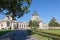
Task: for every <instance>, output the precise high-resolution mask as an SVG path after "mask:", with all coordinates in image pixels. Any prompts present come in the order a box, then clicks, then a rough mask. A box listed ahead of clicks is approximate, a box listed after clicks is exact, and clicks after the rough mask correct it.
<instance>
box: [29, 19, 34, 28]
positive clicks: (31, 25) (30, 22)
mask: <svg viewBox="0 0 60 40" xmlns="http://www.w3.org/2000/svg"><path fill="white" fill-rule="evenodd" d="M28 26H29V27H31V28H32V27H33V22H32V20H30V21H29V24H28Z"/></svg>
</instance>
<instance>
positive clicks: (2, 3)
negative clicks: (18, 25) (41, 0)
mask: <svg viewBox="0 0 60 40" xmlns="http://www.w3.org/2000/svg"><path fill="white" fill-rule="evenodd" d="M31 1H32V0H0V13H3V14H5V15H11V17H12V18H15V17H18V18H19V17H21V16H23V15H24V14H25V13H28V12H29V9H28V8H29V7H30V4H31ZM4 10H6V12H5V13H4V12H3V11H4Z"/></svg>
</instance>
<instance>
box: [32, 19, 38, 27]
mask: <svg viewBox="0 0 60 40" xmlns="http://www.w3.org/2000/svg"><path fill="white" fill-rule="evenodd" d="M33 27H34V28H38V27H39V23H38V21H35V20H33Z"/></svg>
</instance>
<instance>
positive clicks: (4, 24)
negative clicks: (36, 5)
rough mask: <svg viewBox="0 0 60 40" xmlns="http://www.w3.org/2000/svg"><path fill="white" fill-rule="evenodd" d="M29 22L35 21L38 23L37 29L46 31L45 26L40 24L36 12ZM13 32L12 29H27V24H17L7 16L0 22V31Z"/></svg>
mask: <svg viewBox="0 0 60 40" xmlns="http://www.w3.org/2000/svg"><path fill="white" fill-rule="evenodd" d="M31 20H32V21H33V20H36V21H38V22H39V29H46V28H47V25H46V24H44V23H42V20H41V19H40V18H39V15H38V14H37V12H36V11H34V13H33V14H32V17H31ZM9 29H11V30H14V29H29V27H28V22H17V21H15V20H13V18H12V17H11V16H9V15H7V16H6V17H5V19H4V20H0V30H9Z"/></svg>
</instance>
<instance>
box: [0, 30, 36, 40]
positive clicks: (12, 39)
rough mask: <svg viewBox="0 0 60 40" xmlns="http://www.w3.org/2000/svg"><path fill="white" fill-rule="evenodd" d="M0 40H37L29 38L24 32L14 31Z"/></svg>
mask: <svg viewBox="0 0 60 40" xmlns="http://www.w3.org/2000/svg"><path fill="white" fill-rule="evenodd" d="M0 40H37V39H36V38H34V37H31V36H29V35H28V34H27V32H26V31H24V30H15V31H13V32H11V33H8V34H6V35H5V36H2V37H1V38H0Z"/></svg>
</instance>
